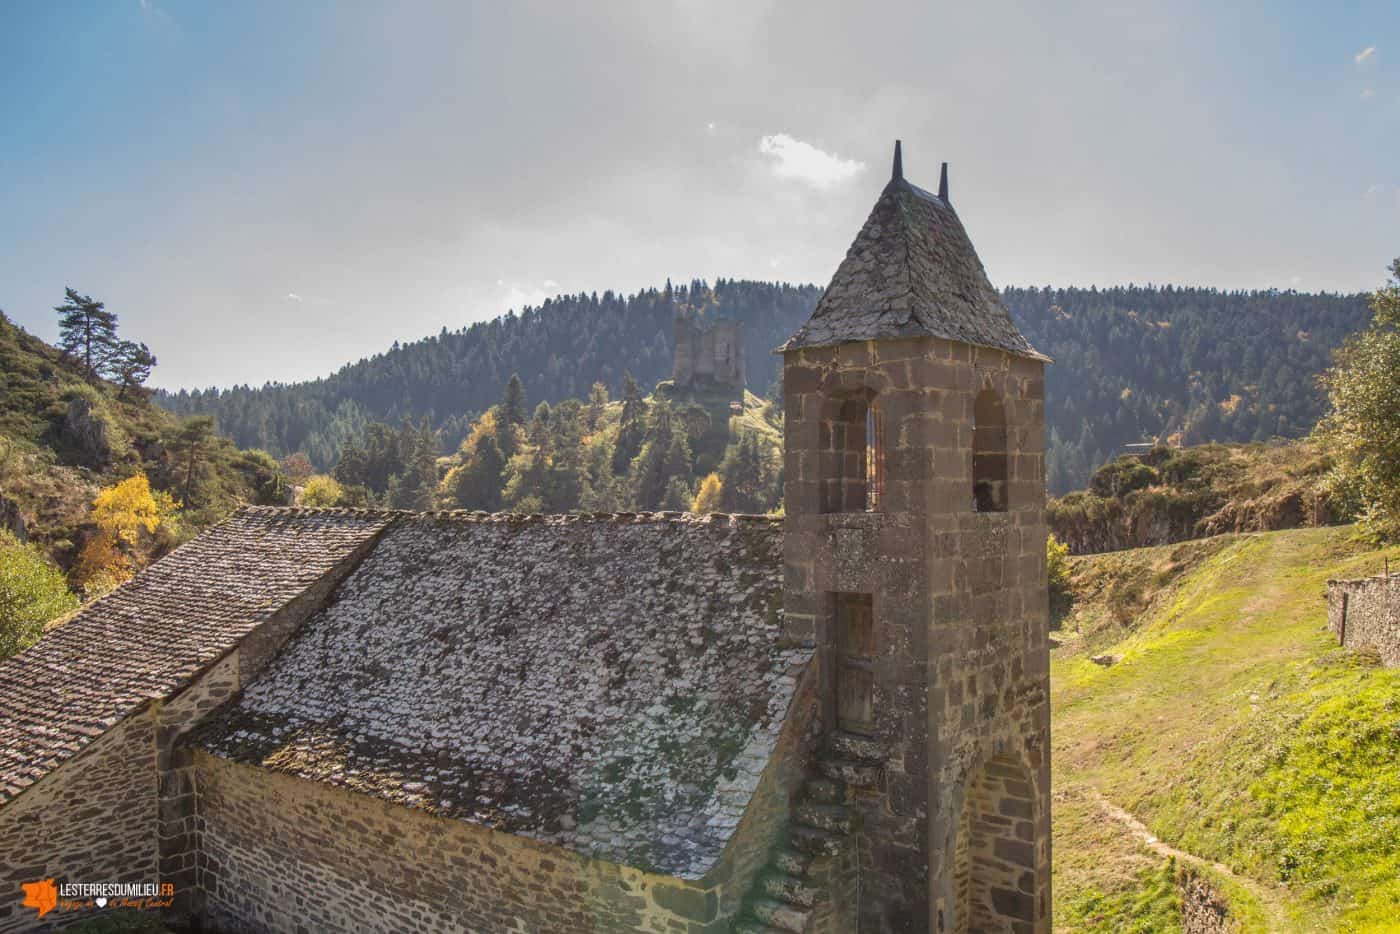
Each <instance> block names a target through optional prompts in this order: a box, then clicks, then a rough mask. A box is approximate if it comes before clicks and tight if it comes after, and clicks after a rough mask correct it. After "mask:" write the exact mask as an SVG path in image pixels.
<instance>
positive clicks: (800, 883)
mask: <svg viewBox="0 0 1400 934" xmlns="http://www.w3.org/2000/svg"><path fill="white" fill-rule="evenodd" d="M758 888H759V891H761V892H763V893H765V894H766V895H769V896H771V897H773V898H775V899H777V900H778V901H782V902H787V903H788V904H789V905H796V906H798V907H800V908H811V907H812V906H813V905H815V904H816V903H817V896H818V895H820V894H821V893H820V891H819V890H818V889H817V887H816V886H815V885H813V884H812V883H810V882H808V881H807V880H806V879H802V878H799V877H797V876H790V875H788V874H787V873H785V872H779V871H777V870H776V869H765V870H763V872H762V874H761V875H760V876H759V881H758Z"/></svg>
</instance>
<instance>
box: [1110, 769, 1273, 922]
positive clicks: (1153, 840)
mask: <svg viewBox="0 0 1400 934" xmlns="http://www.w3.org/2000/svg"><path fill="white" fill-rule="evenodd" d="M1086 791H1088V793H1089V797H1090V798H1092V799H1093V801H1094V803H1095V804H1097V805H1098V807H1099V810H1100V811H1102V812H1103V813H1104V816H1106V817H1108V818H1109V819H1110V820H1112V821H1113V822H1114V823H1116V824H1119V825H1120V826H1122V827H1123V828H1124V829H1126V830H1127V831H1128V832H1129V833H1131V834H1132V835H1133V836H1134V837H1136V838H1137V839H1138V841H1139V842H1141V843H1142V845H1143V846H1145V847H1147V848H1148V849H1149V850H1151V851H1152V852H1153V853H1156V854H1157V855H1158V856H1161V857H1163V858H1175V859H1176V861H1177V863H1179V864H1182V865H1187V866H1198V867H1200V866H1204V867H1208V868H1209V869H1211V870H1212V871H1214V872H1216V873H1218V874H1219V875H1222V876H1224V877H1225V878H1227V879H1229V880H1230V881H1232V882H1234V883H1235V884H1236V885H1238V886H1239V887H1240V888H1242V889H1244V890H1245V891H1246V892H1248V893H1249V894H1250V895H1252V896H1254V900H1255V901H1256V902H1257V903H1258V904H1259V907H1260V908H1261V909H1262V910H1263V912H1264V914H1265V915H1266V916H1267V917H1268V919H1269V930H1270V931H1289V930H1292V929H1293V925H1291V924H1290V923H1289V921H1288V915H1287V912H1286V911H1285V910H1284V904H1285V902H1286V900H1287V898H1288V896H1287V895H1286V894H1285V892H1284V891H1283V890H1282V889H1279V888H1277V887H1275V886H1269V885H1265V884H1264V883H1262V882H1259V881H1258V880H1256V879H1251V878H1249V877H1247V876H1241V875H1239V874H1237V873H1235V872H1234V871H1233V870H1231V869H1230V867H1229V866H1226V865H1225V864H1224V863H1217V862H1212V861H1211V860H1208V859H1204V858H1202V857H1200V856H1197V855H1196V854H1194V853H1187V852H1186V851H1185V850H1179V849H1177V848H1176V847H1174V846H1172V845H1171V844H1169V843H1163V842H1162V841H1161V840H1159V839H1157V837H1156V836H1155V835H1154V834H1153V833H1152V831H1150V830H1148V829H1147V827H1146V826H1145V825H1144V824H1143V823H1142V821H1140V820H1138V819H1137V818H1136V817H1134V816H1133V815H1132V814H1130V813H1129V812H1128V811H1125V810H1123V809H1122V808H1120V807H1119V806H1118V805H1116V804H1114V803H1113V802H1112V801H1110V800H1108V799H1107V798H1105V797H1104V796H1103V794H1102V793H1101V792H1100V791H1099V790H1098V789H1097V788H1086Z"/></svg>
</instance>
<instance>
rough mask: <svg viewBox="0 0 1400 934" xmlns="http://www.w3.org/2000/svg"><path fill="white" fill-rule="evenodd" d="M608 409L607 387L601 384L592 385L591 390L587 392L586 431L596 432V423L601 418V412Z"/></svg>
mask: <svg viewBox="0 0 1400 934" xmlns="http://www.w3.org/2000/svg"><path fill="white" fill-rule="evenodd" d="M607 407H608V387H607V386H605V385H603V384H602V383H594V384H593V388H592V389H590V390H588V430H589V431H596V430H597V429H598V422H599V421H600V420H601V419H602V417H603V412H604V411H606V410H607Z"/></svg>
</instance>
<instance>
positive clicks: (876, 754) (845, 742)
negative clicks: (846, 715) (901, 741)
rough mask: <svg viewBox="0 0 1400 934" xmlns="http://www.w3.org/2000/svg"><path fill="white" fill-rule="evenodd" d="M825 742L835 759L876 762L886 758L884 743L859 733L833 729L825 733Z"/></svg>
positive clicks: (886, 752) (886, 751)
mask: <svg viewBox="0 0 1400 934" xmlns="http://www.w3.org/2000/svg"><path fill="white" fill-rule="evenodd" d="M826 744H827V748H828V749H830V750H831V755H832V756H833V757H834V758H837V759H850V760H852V761H855V762H873V763H878V762H884V761H885V759H886V758H888V750H887V749H886V748H885V744H884V743H882V742H880V741H879V740H877V739H874V738H872V737H869V736H861V735H860V734H859V733H847V732H846V731H844V730H834V731H832V732H831V733H830V734H828V735H827V738H826Z"/></svg>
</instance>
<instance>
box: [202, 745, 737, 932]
mask: <svg viewBox="0 0 1400 934" xmlns="http://www.w3.org/2000/svg"><path fill="white" fill-rule="evenodd" d="M192 755H193V757H194V768H195V776H196V777H195V782H196V785H197V786H198V788H199V798H200V809H199V819H198V824H199V827H200V831H199V838H200V844H201V851H202V856H203V859H202V861H201V866H202V868H201V871H200V879H201V888H202V889H203V891H204V892H205V897H206V903H205V906H206V910H205V918H204V920H205V921H206V923H208V924H209V925H211V926H213V927H214V928H215V929H217V930H220V931H226V932H240V931H293V930H315V931H337V930H349V929H354V930H361V931H401V930H415V931H460V930H472V931H532V932H534V931H538V932H555V931H557V932H565V931H568V932H589V931H620V930H635V931H649V932H663V931H675V932H686V934H691V932H709V931H719V930H722V929H723V925H724V922H723V921H722V920H721V917H720V914H719V895H718V893H717V892H715V891H714V890H712V889H709V890H707V889H706V888H705V887H704V886H702V885H701V884H699V883H686V882H680V881H677V880H672V879H666V878H664V877H659V876H654V875H650V874H648V873H645V872H642V871H641V870H638V869H632V868H628V867H623V866H618V865H616V864H612V863H605V862H602V861H597V860H590V859H588V858H586V857H583V856H580V855H577V854H573V853H570V852H568V851H566V850H562V849H559V848H557V847H553V846H549V845H547V844H542V843H538V842H536V841H533V840H530V839H528V838H525V837H517V836H513V835H510V834H504V833H498V832H495V831H491V830H488V829H486V828H484V827H481V826H478V825H475V824H470V823H467V822H465V821H460V820H453V819H448V818H442V817H437V816H434V815H431V814H427V813H424V812H422V811H418V810H414V809H411V808H405V807H402V806H400V805H397V804H393V803H390V802H387V801H383V800H380V799H377V798H372V797H370V796H368V795H361V794H357V793H354V792H350V791H346V790H343V789H340V788H336V787H333V786H330V785H326V784H322V783H319V782H309V781H303V780H301V779H297V778H293V777H291V776H288V775H282V774H279V773H275V772H269V771H266V770H263V769H260V768H257V767H254V766H247V765H241V764H238V763H234V762H230V761H228V760H225V759H221V758H218V757H216V756H212V755H210V754H208V753H205V752H202V751H198V750H195V751H193V752H192Z"/></svg>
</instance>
